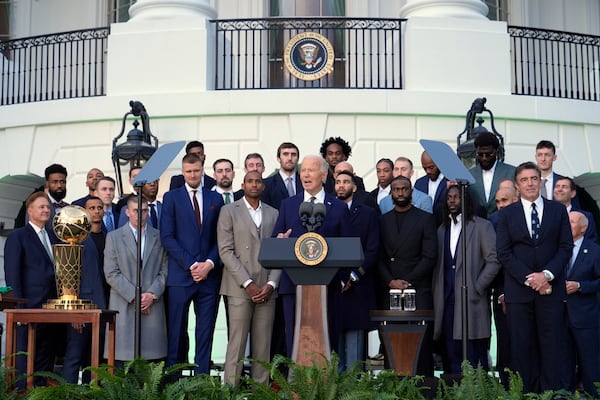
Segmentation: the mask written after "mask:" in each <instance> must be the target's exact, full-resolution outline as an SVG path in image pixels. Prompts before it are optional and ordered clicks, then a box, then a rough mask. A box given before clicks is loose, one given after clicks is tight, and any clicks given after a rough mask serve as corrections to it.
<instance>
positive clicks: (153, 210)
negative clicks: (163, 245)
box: [148, 204, 158, 229]
mask: <svg viewBox="0 0 600 400" xmlns="http://www.w3.org/2000/svg"><path fill="white" fill-rule="evenodd" d="M148 207H149V208H150V221H152V227H154V228H156V229H158V215H157V214H156V204H148Z"/></svg>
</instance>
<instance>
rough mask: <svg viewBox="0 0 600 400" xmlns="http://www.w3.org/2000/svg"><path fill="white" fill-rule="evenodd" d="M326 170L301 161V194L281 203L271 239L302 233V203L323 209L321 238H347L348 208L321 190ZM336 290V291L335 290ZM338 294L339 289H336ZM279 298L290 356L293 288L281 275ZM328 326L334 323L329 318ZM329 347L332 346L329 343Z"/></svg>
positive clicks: (315, 159)
mask: <svg viewBox="0 0 600 400" xmlns="http://www.w3.org/2000/svg"><path fill="white" fill-rule="evenodd" d="M327 170H328V166H327V163H326V162H325V160H324V159H323V158H321V157H319V156H306V157H304V159H303V160H302V168H301V170H300V179H301V180H302V187H303V188H304V190H303V191H302V192H300V193H298V194H296V195H295V196H293V197H289V198H287V199H285V200H284V201H282V202H281V207H280V209H279V216H278V218H277V222H276V223H275V227H274V228H273V237H280V238H283V237H298V236H300V235H302V234H304V233H306V231H307V230H306V228H305V227H304V226H303V225H302V221H301V220H300V215H299V214H298V211H299V209H300V204H301V203H302V202H312V203H321V204H324V205H325V208H326V210H327V214H326V215H325V219H324V221H323V223H322V225H321V227H320V228H319V229H318V231H317V233H319V234H320V235H322V236H324V237H329V236H334V237H335V236H349V234H350V233H351V227H350V225H349V221H348V207H346V205H345V204H344V202H342V201H340V200H338V199H336V198H335V197H333V196H331V195H330V194H328V193H325V191H324V190H323V182H324V181H325V178H326V177H327ZM336 288H338V287H337V286H336ZM338 290H339V288H338ZM279 294H280V295H281V296H282V297H283V312H284V317H285V333H286V344H287V351H288V354H292V344H293V332H294V322H295V316H296V309H295V304H296V286H295V285H294V284H293V283H292V281H291V280H290V278H289V277H288V276H287V274H286V273H285V272H284V273H283V274H282V276H281V282H280V285H279ZM333 317H334V316H332V318H331V319H330V324H333V323H335V320H334V318H333ZM332 344H334V342H333V341H332Z"/></svg>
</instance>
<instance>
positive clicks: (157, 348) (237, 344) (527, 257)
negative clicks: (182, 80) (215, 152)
mask: <svg viewBox="0 0 600 400" xmlns="http://www.w3.org/2000/svg"><path fill="white" fill-rule="evenodd" d="M475 150H476V151H475V154H476V159H477V164H476V166H475V167H474V168H472V169H471V170H470V172H471V174H472V175H473V177H474V178H475V183H474V184H473V185H471V186H470V187H469V188H468V190H467V191H466V194H465V195H464V197H463V195H462V192H461V190H459V187H458V186H456V183H455V182H453V181H452V180H450V179H448V178H447V177H445V176H444V174H443V173H442V171H440V170H439V168H438V167H437V165H436V163H435V162H434V160H433V159H432V158H431V156H430V155H429V154H428V153H427V152H423V154H422V155H421V159H420V163H421V166H422V168H423V170H424V172H425V175H424V176H422V177H420V178H419V179H417V180H416V181H415V182H414V185H413V182H412V178H413V175H414V165H413V162H412V161H411V160H410V159H409V158H407V157H404V156H399V157H397V158H395V159H394V160H393V161H392V159H390V158H382V159H380V160H379V161H377V163H376V166H375V167H376V172H377V187H376V188H375V189H374V190H372V191H367V190H366V188H365V184H364V181H363V179H362V178H361V177H359V176H357V175H356V174H355V172H354V169H353V167H352V165H351V164H350V163H349V161H348V160H349V159H350V157H351V155H352V149H351V147H350V145H349V143H348V142H347V141H345V140H344V139H342V138H340V137H331V138H328V139H326V140H325V141H324V142H323V143H322V144H321V147H320V150H319V153H320V154H316V155H307V156H304V157H302V158H301V156H300V151H299V149H298V147H297V146H296V145H295V144H293V143H289V142H284V143H282V144H281V145H280V146H279V147H278V148H277V152H276V158H277V162H278V163H279V169H278V170H277V171H275V172H274V173H272V174H271V175H269V176H267V177H265V176H264V175H265V166H264V159H263V157H262V155H261V154H259V153H251V154H248V155H247V156H246V158H245V161H244V176H243V177H242V183H241V188H240V189H239V190H234V188H233V182H234V179H235V168H234V164H233V162H232V161H231V160H228V159H225V158H220V159H216V160H215V161H214V162H213V164H212V168H213V176H212V177H211V176H209V175H207V174H206V173H205V160H206V154H205V153H204V146H203V144H202V143H200V142H197V141H192V142H190V143H189V144H188V145H187V146H186V154H185V156H184V157H183V159H182V162H181V167H182V168H181V175H176V176H173V177H172V179H171V182H170V190H169V191H168V192H166V193H165V195H164V197H163V200H162V202H161V201H159V200H158V199H157V196H158V192H159V190H158V188H159V186H158V181H157V182H150V183H147V184H145V185H144V186H143V187H142V188H141V191H140V193H131V194H128V195H126V196H123V198H121V199H119V200H118V202H115V200H116V199H115V180H114V179H113V178H111V177H108V176H105V175H104V174H103V172H102V171H100V170H99V169H97V168H92V169H91V170H90V171H89V173H88V175H87V180H86V186H87V188H88V194H87V195H86V196H85V197H83V198H81V199H78V200H75V201H74V202H72V204H74V205H79V206H81V207H84V208H85V209H86V210H87V211H88V213H89V215H90V218H91V223H92V230H91V232H92V233H91V234H90V237H89V238H88V239H87V240H86V241H85V242H84V243H83V245H84V258H83V269H82V270H83V274H84V277H82V283H81V297H82V298H89V299H91V300H93V301H94V302H95V303H96V304H97V305H98V306H99V307H101V308H105V307H107V308H110V309H115V310H118V311H119V313H118V315H117V330H116V332H117V343H116V359H117V363H121V364H122V363H123V362H124V361H127V360H131V359H132V358H133V347H134V346H133V324H134V318H133V315H134V312H135V308H136V304H135V298H136V296H135V275H136V266H137V263H136V250H135V249H136V248H137V243H138V241H141V246H142V254H143V256H142V260H143V263H142V265H143V269H142V295H141V311H142V342H141V343H142V345H141V354H142V357H144V358H146V359H149V360H165V361H166V364H167V365H174V364H178V363H183V362H187V361H188V352H189V345H190V340H189V337H188V320H189V318H188V317H189V316H188V312H189V309H190V307H191V306H193V308H192V309H193V311H194V313H195V327H194V329H193V331H194V336H195V338H194V339H195V340H194V341H195V354H194V359H193V363H194V364H195V367H194V373H197V374H199V373H209V372H210V369H211V353H212V343H213V335H214V330H215V323H216V318H217V311H218V305H219V299H220V296H222V297H223V300H224V303H225V310H226V320H227V339H228V344H227V351H226V359H225V364H224V380H225V381H226V382H228V383H230V384H233V385H237V384H239V382H240V380H239V378H240V376H241V375H242V372H243V371H242V368H243V363H241V360H242V359H244V358H245V357H246V356H250V357H251V358H253V359H257V360H264V361H269V360H271V358H272V357H273V355H274V354H284V355H288V356H291V354H292V343H293V335H294V322H295V300H296V296H295V293H296V286H295V285H294V283H293V282H292V281H291V280H290V279H289V277H288V275H287V274H286V273H285V272H284V271H282V270H277V269H265V268H264V267H262V266H261V265H260V263H259V262H258V251H259V249H260V243H261V239H263V238H266V237H279V238H283V237H286V238H287V237H298V236H300V235H302V234H303V233H305V232H306V227H305V225H303V224H302V222H301V219H300V215H299V209H300V207H301V204H302V203H304V202H309V203H317V204H323V206H324V208H325V209H326V214H325V216H324V219H323V221H322V224H321V225H320V227H319V229H318V231H317V232H318V233H319V234H321V235H323V236H325V237H344V236H345V237H359V238H360V242H361V244H362V247H363V253H364V262H363V263H362V265H361V267H360V268H356V269H340V271H339V272H338V273H337V275H336V276H335V277H334V278H333V280H332V281H331V282H330V283H329V285H328V298H327V304H328V308H329V311H328V314H329V327H328V328H329V329H328V332H329V339H330V342H331V347H332V350H334V351H336V352H337V353H338V354H339V356H340V361H341V367H342V368H347V367H348V366H350V365H352V363H354V362H356V361H365V360H366V359H367V357H368V353H367V350H366V349H367V340H366V338H367V334H368V332H369V331H370V330H373V329H375V328H376V325H374V323H373V322H372V321H371V319H370V316H369V311H370V310H373V309H377V308H380V309H381V308H387V307H388V306H389V296H388V292H389V290H390V289H402V290H404V289H409V288H412V289H415V290H416V305H417V308H419V309H427V310H433V313H434V321H433V322H432V323H428V324H427V329H426V333H425V338H424V340H423V344H422V347H421V352H420V354H419V360H418V365H417V373H418V374H421V375H426V376H432V375H433V372H434V353H436V354H439V355H440V356H441V359H442V361H443V369H444V371H445V372H447V373H459V372H460V364H461V362H462V358H463V354H462V351H461V350H462V347H461V343H462V342H461V341H462V337H463V335H464V334H466V335H467V339H468V340H467V343H468V352H467V355H468V360H469V361H470V362H471V363H472V364H473V365H474V366H477V365H481V366H482V367H483V368H485V369H490V368H492V367H494V366H492V365H489V361H488V360H489V349H490V338H491V331H492V320H493V321H494V324H495V329H496V338H497V350H498V354H497V357H496V361H497V362H496V366H495V367H496V369H497V370H498V371H499V373H500V379H501V381H502V382H503V383H504V384H505V385H507V384H508V376H507V374H506V373H505V371H504V368H510V369H511V370H513V371H516V372H518V373H519V374H520V376H521V377H522V378H523V383H524V391H525V392H541V391H543V390H547V389H562V388H565V389H569V390H575V389H577V388H582V389H583V390H585V391H586V392H588V393H590V394H591V395H593V396H597V392H596V389H595V387H594V385H593V382H596V381H600V332H599V324H600V315H598V314H599V303H598V297H597V295H598V292H599V291H600V248H599V247H598V245H597V244H596V240H597V233H596V229H595V224H594V217H593V215H592V214H591V213H590V212H589V211H585V210H581V209H579V208H578V207H579V202H578V197H577V192H576V187H575V184H574V182H573V180H572V179H571V178H569V177H564V176H561V175H558V174H557V173H556V172H554V171H553V162H554V161H555V160H556V157H557V156H556V148H555V146H554V144H553V143H551V142H549V141H545V140H544V141H541V142H539V143H538V145H537V147H536V149H535V150H534V149H532V155H534V156H535V162H531V161H525V162H523V163H521V164H519V165H518V166H516V167H515V166H512V165H509V164H506V163H504V162H503V160H502V159H501V157H500V154H501V148H500V143H499V141H498V139H497V137H496V136H495V135H493V134H491V133H481V134H480V135H479V136H478V137H477V138H476V140H475ZM139 171H140V168H133V169H132V170H131V171H130V174H129V178H130V182H133V180H134V179H135V176H136V175H137V173H138V172H139ZM66 181H67V170H66V168H65V167H63V166H62V165H60V164H53V165H50V166H49V167H48V168H46V170H45V187H44V188H43V190H42V191H39V192H36V193H34V194H32V195H31V196H30V197H29V198H28V199H27V201H26V204H25V210H26V216H27V218H26V222H25V224H24V226H23V227H21V228H18V229H15V231H14V232H13V233H11V234H10V235H9V237H8V239H7V241H6V245H5V267H4V268H5V276H6V283H7V285H9V286H11V287H12V288H13V290H14V294H15V296H17V297H22V298H26V299H28V302H27V303H26V304H25V305H24V307H27V308H37V307H40V306H41V305H42V304H43V303H44V302H45V301H47V300H48V299H51V298H54V297H56V285H55V281H54V267H53V261H54V260H53V254H52V252H51V251H50V248H51V245H52V244H55V243H57V242H58V239H57V238H56V236H55V235H54V232H53V230H52V226H51V222H52V219H53V216H54V215H55V214H56V213H57V212H60V210H61V209H62V208H63V207H66V206H67V203H65V202H64V199H65V198H66ZM138 196H141V197H142V201H141V204H142V210H141V216H142V220H141V226H142V230H141V237H140V238H138V237H137V235H138V233H137V229H136V227H137V223H138V214H139V211H140V210H139V209H138ZM463 206H464V209H465V212H464V215H463V212H462V210H463ZM463 220H464V221H463ZM463 222H464V224H463ZM463 226H464V227H465V229H466V231H465V232H462V229H463ZM463 240H465V241H466V243H467V254H466V257H465V259H463V255H462V254H461V252H460V251H459V249H460V248H461V245H462V241H463ZM464 268H466V274H465V276H466V277H467V282H463V281H462V276H463V269H464ZM465 285H466V286H467V288H468V293H467V299H468V302H469V307H468V315H467V318H468V320H469V324H468V327H469V329H468V332H463V331H462V320H461V318H462V317H463V316H462V314H461V306H462V305H461V302H462V297H461V292H460V291H461V287H463V286H465ZM63 329H67V333H66V334H64V333H63V332H64V331H63ZM65 338H66V339H65ZM90 338H91V331H90V327H89V326H77V325H73V326H70V327H60V326H57V325H56V324H37V326H36V354H35V355H36V358H35V369H36V370H52V368H53V366H54V359H55V356H56V352H57V351H60V346H57V345H56V344H57V343H59V342H65V345H64V346H65V348H66V352H65V354H64V357H65V359H64V369H63V376H64V377H65V379H67V380H68V381H70V382H74V383H76V382H78V379H79V374H78V372H79V369H80V368H83V367H85V366H87V365H89V362H90V351H93V350H92V349H90V345H91V339H90ZM248 338H249V339H248ZM248 340H249V343H250V346H249V349H250V354H247V341H248ZM26 342H27V331H26V328H25V327H19V331H18V334H17V348H18V349H19V350H25V349H26ZM100 350H101V351H103V350H104V349H100ZM17 368H18V369H19V370H21V371H25V367H24V358H23V357H18V358H17ZM250 374H251V376H252V378H253V379H255V380H257V381H259V382H263V383H268V381H269V373H268V371H266V370H265V369H264V368H262V367H261V366H260V365H258V364H257V363H253V364H252V366H251V371H250ZM82 379H83V381H84V382H85V381H86V380H89V376H86V375H85V374H84V375H83V377H82ZM38 383H39V384H43V381H42V379H41V378H39V379H38Z"/></svg>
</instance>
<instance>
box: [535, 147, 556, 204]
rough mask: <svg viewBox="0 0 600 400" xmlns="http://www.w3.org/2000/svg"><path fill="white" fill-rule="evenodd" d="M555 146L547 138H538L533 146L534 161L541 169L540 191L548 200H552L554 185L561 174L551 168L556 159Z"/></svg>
mask: <svg viewBox="0 0 600 400" xmlns="http://www.w3.org/2000/svg"><path fill="white" fill-rule="evenodd" d="M556 158H557V156H556V146H554V143H552V142H551V141H549V140H540V141H539V142H538V144H537V145H536V146H535V162H536V164H537V166H538V168H539V169H540V171H542V186H541V188H540V193H541V194H542V197H543V198H545V199H548V200H554V186H555V185H556V181H557V180H558V178H560V177H561V175H559V174H557V173H556V172H554V171H553V170H552V166H553V164H554V161H556Z"/></svg>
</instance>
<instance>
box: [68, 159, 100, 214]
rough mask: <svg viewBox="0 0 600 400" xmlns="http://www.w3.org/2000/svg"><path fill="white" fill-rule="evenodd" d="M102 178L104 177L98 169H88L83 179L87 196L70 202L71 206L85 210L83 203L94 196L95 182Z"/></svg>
mask: <svg viewBox="0 0 600 400" xmlns="http://www.w3.org/2000/svg"><path fill="white" fill-rule="evenodd" d="M103 176H104V173H103V172H102V171H100V170H99V169H98V168H92V169H90V170H89V171H88V173H87V175H86V178H85V186H86V187H87V188H88V194H87V195H85V196H83V197H82V198H80V199H77V200H75V201H73V202H71V204H73V205H75V206H79V207H84V208H85V201H86V200H87V199H89V198H90V197H92V196H94V190H95V188H96V182H98V179H100V178H102V177H103Z"/></svg>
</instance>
